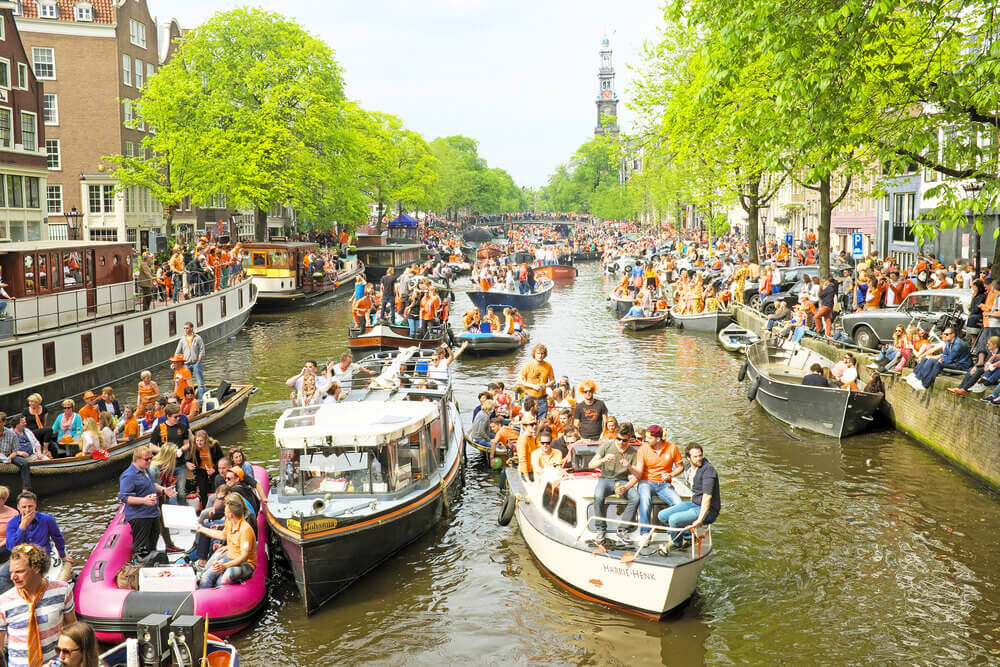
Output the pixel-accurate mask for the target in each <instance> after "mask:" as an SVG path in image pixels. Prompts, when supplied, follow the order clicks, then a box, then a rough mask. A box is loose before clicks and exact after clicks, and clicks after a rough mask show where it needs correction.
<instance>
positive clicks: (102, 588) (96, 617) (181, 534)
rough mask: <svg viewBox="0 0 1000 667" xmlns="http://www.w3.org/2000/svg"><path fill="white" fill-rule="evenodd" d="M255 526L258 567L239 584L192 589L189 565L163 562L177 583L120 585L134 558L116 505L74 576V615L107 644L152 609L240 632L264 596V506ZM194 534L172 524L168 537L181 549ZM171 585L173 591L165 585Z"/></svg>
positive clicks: (261, 478)
mask: <svg viewBox="0 0 1000 667" xmlns="http://www.w3.org/2000/svg"><path fill="white" fill-rule="evenodd" d="M253 471H254V478H255V479H256V480H257V482H258V483H259V484H260V485H261V486H262V487H263V489H264V491H265V493H266V492H268V491H269V489H270V483H269V479H268V475H267V471H266V470H264V469H263V468H261V467H260V466H254V468H253ZM256 525H257V567H256V569H254V572H253V574H252V575H251V576H250V578H249V579H247V580H246V581H244V582H243V583H240V584H231V585H227V586H219V587H217V588H195V589H194V590H192V589H191V578H192V577H193V576H194V570H193V568H191V567H190V566H187V565H178V564H176V563H174V564H171V565H168V566H166V567H170V568H171V572H170V577H171V578H172V579H175V580H177V584H176V587H174V586H171V585H170V584H167V585H159V586H157V589H158V590H157V591H156V592H152V591H148V590H146V591H144V590H133V589H126V588H118V586H117V583H116V581H115V577H116V575H117V574H118V571H119V570H121V568H122V566H123V565H125V564H126V563H128V562H129V561H130V560H131V558H132V531H131V529H130V528H129V525H128V523H126V522H125V507H124V505H122V506H120V507H119V508H118V511H117V512H115V516H114V518H113V519H112V520H111V523H110V524H109V525H108V528H107V530H105V531H104V535H102V536H101V539H100V540H99V541H98V542H97V546H95V547H94V551H93V552H91V554H90V557H89V558H88V559H87V562H86V563H85V564H84V566H83V570H81V572H80V576H78V577H77V579H76V587H75V588H74V590H73V597H74V598H75V600H76V614H77V616H79V618H80V620H81V621H86V622H87V623H89V624H90V625H91V627H93V628H94V632H96V633H97V639H98V640H99V641H102V642H105V643H111V642H120V641H124V639H125V637H126V635H129V634H132V633H134V632H135V625H136V623H137V622H139V621H140V620H142V619H143V618H144V617H145V616H146V615H148V614H153V613H167V614H171V615H179V614H185V615H194V616H204V617H206V618H207V619H208V623H209V628H208V629H210V630H211V631H212V632H214V633H215V634H216V635H218V636H220V637H228V636H229V635H232V634H234V633H236V632H239V631H240V630H242V629H244V628H246V627H247V626H248V625H250V623H251V622H252V621H253V619H254V618H255V617H256V616H257V614H258V613H260V611H261V610H263V608H264V604H265V603H266V601H267V577H268V564H269V563H268V543H267V535H268V523H267V518H266V517H265V516H264V512H263V511H261V512H258V513H257V517H256ZM195 537H196V535H195V533H194V532H193V531H189V530H181V531H178V530H174V529H171V539H172V540H173V541H174V544H176V545H177V546H179V547H181V548H182V549H185V550H186V549H188V548H190V547H192V546H194V541H195ZM162 540H163V538H162V537H161V538H160V544H161V545H162ZM174 568H176V569H174ZM144 569H145V568H144ZM171 588H176V590H163V589H171Z"/></svg>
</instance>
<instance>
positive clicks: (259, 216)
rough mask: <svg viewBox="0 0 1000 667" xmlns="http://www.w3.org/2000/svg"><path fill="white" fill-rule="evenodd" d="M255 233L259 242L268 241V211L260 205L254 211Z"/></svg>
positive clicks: (255, 237) (255, 238)
mask: <svg viewBox="0 0 1000 667" xmlns="http://www.w3.org/2000/svg"><path fill="white" fill-rule="evenodd" d="M253 234H254V240H255V241H257V242H258V243H263V242H264V241H267V211H265V210H264V209H262V208H261V207H259V206H258V207H257V208H256V209H254V212H253Z"/></svg>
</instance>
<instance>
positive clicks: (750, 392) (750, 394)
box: [747, 375, 760, 401]
mask: <svg viewBox="0 0 1000 667" xmlns="http://www.w3.org/2000/svg"><path fill="white" fill-rule="evenodd" d="M758 388H760V376H759V375H758V376H757V377H755V378H754V379H753V380H751V381H750V384H749V385H748V386H747V400H749V401H753V400H754V399H755V398H757V389H758Z"/></svg>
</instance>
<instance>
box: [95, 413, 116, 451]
mask: <svg viewBox="0 0 1000 667" xmlns="http://www.w3.org/2000/svg"><path fill="white" fill-rule="evenodd" d="M97 425H98V426H100V427H101V447H103V448H104V449H111V448H112V447H114V446H115V444H116V443H117V439H116V438H115V418H114V416H113V415H112V414H111V413H110V412H102V413H101V414H100V416H99V417H98V424H97Z"/></svg>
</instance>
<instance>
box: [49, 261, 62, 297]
mask: <svg viewBox="0 0 1000 667" xmlns="http://www.w3.org/2000/svg"><path fill="white" fill-rule="evenodd" d="M50 258H51V261H50V262H49V266H51V267H52V271H51V274H52V275H51V278H52V289H59V283H61V282H62V268H61V267H62V265H61V264H60V263H59V253H57V252H54V253H52V255H50Z"/></svg>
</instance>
